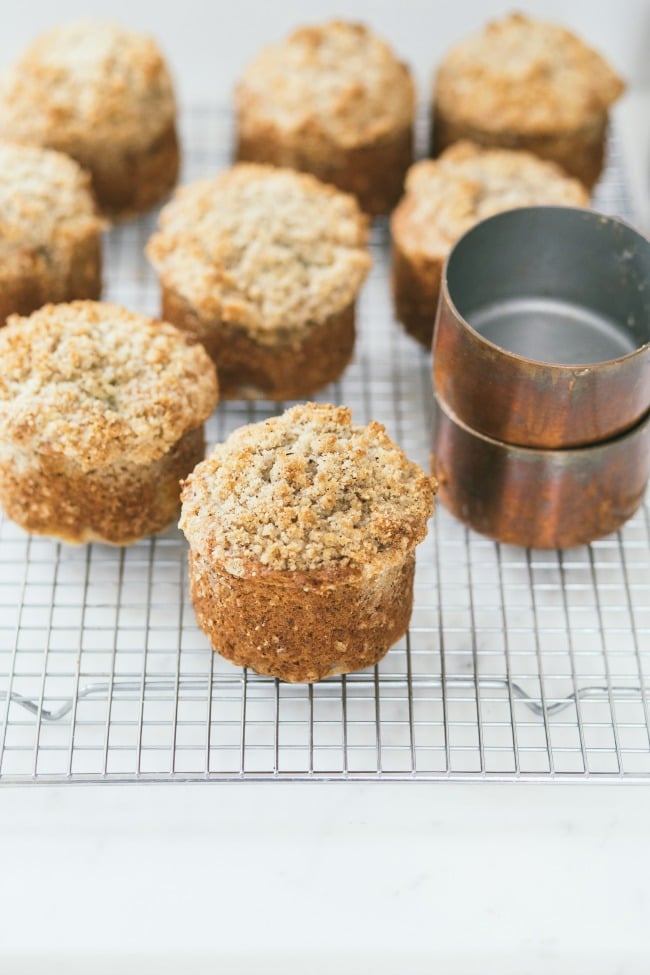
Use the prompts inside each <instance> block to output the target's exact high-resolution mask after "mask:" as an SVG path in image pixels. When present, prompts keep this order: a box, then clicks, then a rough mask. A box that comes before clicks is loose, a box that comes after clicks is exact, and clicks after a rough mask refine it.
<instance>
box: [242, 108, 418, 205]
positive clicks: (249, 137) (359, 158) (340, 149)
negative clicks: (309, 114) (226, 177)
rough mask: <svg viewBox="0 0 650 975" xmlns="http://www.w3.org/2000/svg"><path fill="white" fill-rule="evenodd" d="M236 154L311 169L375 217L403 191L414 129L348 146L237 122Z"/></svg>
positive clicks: (404, 129)
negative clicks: (238, 125) (354, 197)
mask: <svg viewBox="0 0 650 975" xmlns="http://www.w3.org/2000/svg"><path fill="white" fill-rule="evenodd" d="M236 158H237V160H238V161H239V162H259V163H270V164H271V165H273V166H287V167H289V168H291V169H298V170H300V171H302V172H305V173H312V174H313V175H314V176H317V177H318V178H319V179H321V180H323V181H324V182H326V183H333V184H334V186H337V187H338V188H339V189H341V190H344V191H345V192H346V193H353V194H354V195H355V196H356V197H357V199H358V201H359V205H360V206H361V209H362V210H364V211H365V212H366V213H368V214H371V215H373V216H374V215H377V214H381V213H388V212H389V210H392V208H393V207H394V206H395V205H396V203H397V202H398V200H399V199H400V197H401V195H402V189H403V186H404V176H405V174H406V170H407V169H408V168H409V166H410V165H411V163H412V162H413V127H412V126H408V127H407V128H402V129H400V130H399V131H397V132H393V133H390V134H389V135H385V136H381V137H380V138H377V139H374V140H372V141H371V142H367V143H365V144H364V145H359V146H351V147H350V148H346V147H344V146H340V145H338V144H337V143H335V142H327V141H325V140H324V139H323V138H322V137H321V138H312V137H311V136H310V135H305V134H304V133H298V134H297V135H296V137H295V138H294V140H293V141H292V140H291V137H289V136H287V134H286V133H282V132H281V131H280V130H278V129H276V128H275V126H273V125H265V126H240V129H239V132H238V136H237V151H236Z"/></svg>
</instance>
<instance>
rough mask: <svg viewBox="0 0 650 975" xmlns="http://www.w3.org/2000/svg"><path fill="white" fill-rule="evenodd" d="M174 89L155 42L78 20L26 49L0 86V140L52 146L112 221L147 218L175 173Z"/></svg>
mask: <svg viewBox="0 0 650 975" xmlns="http://www.w3.org/2000/svg"><path fill="white" fill-rule="evenodd" d="M175 119H176V106H175V101H174V92H173V87H172V81H171V77H170V74H169V71H168V69H167V66H166V64H165V61H164V59H163V57H162V54H161V53H160V51H159V50H158V47H157V46H156V44H155V42H154V41H153V40H152V39H151V38H150V37H146V36H144V35H142V34H138V33H135V32H133V31H127V30H125V29H124V28H122V27H119V26H118V25H116V24H110V23H99V22H97V23H96V22H92V21H79V22H74V23H71V24H66V25H64V26H62V27H57V28H55V29H54V30H51V31H48V32H47V33H45V34H42V35H41V36H40V37H38V38H37V39H36V40H35V41H33V42H32V43H31V44H30V45H29V46H28V47H27V49H26V50H25V51H24V53H23V54H22V56H21V57H20V58H19V59H18V60H17V61H16V62H15V63H14V64H13V65H12V66H11V67H10V68H9V69H8V71H7V72H5V74H4V76H3V78H2V80H1V81H0V138H3V139H7V140H11V141H13V142H22V143H26V144H29V145H40V146H49V147H51V148H54V149H59V150H60V151H61V152H65V153H67V154H68V155H69V156H72V157H73V158H74V159H76V160H77V161H78V162H80V163H81V165H82V166H83V167H84V168H86V169H87V170H88V171H89V172H90V174H91V177H92V182H93V189H94V192H95V195H96V197H97V201H98V203H99V206H100V207H101V209H102V210H103V211H105V212H106V213H107V214H110V215H118V216H119V215H126V214H129V213H133V212H137V211H140V210H145V209H147V208H148V207H150V206H152V205H153V204H154V203H157V202H158V201H159V200H160V199H161V198H162V197H163V196H165V194H166V193H167V192H168V191H169V190H170V189H171V187H172V186H173V185H174V183H175V182H176V177H177V174H178V161H179V160H178V143H177V138H176V121H175Z"/></svg>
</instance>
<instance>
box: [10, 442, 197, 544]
mask: <svg viewBox="0 0 650 975" xmlns="http://www.w3.org/2000/svg"><path fill="white" fill-rule="evenodd" d="M204 453H205V437H204V432H203V426H201V427H198V428H197V429H194V430H190V431H188V432H187V433H185V434H184V435H183V436H182V437H181V438H180V439H179V440H178V441H177V442H176V443H175V444H174V446H173V447H172V448H171V449H170V450H169V451H167V453H165V454H164V455H163V456H162V457H160V458H159V459H158V460H156V461H155V462H154V463H153V464H142V465H139V464H114V465H113V466H112V467H110V468H107V469H105V470H102V471H90V472H84V471H82V470H81V469H80V468H79V467H78V466H77V465H76V464H73V463H71V462H70V461H69V460H67V459H66V458H65V457H62V456H61V455H60V454H56V453H52V454H45V453H43V452H38V453H37V454H36V455H35V457H34V464H33V465H27V466H23V465H21V464H17V463H15V462H13V461H12V460H6V461H2V462H0V503H1V504H2V507H3V508H4V510H5V512H6V514H7V515H8V517H9V518H11V519H12V520H13V521H15V522H16V523H17V524H18V525H20V526H21V528H23V529H25V531H27V532H30V533H32V534H37V535H52V536H55V537H57V538H61V539H63V540H64V541H66V542H88V541H101V542H109V543H111V544H113V545H127V544H130V543H131V542H134V541H136V540H137V539H139V538H143V537H144V536H146V535H150V534H152V533H153V532H157V531H161V530H162V529H163V528H166V527H167V526H168V525H169V523H170V522H171V521H172V520H173V519H174V518H175V516H176V515H177V512H178V510H179V508H180V482H181V480H182V479H183V478H184V477H187V475H188V474H189V473H190V472H191V471H192V470H193V468H194V467H195V466H196V464H198V462H199V461H200V460H202V459H203V456H204Z"/></svg>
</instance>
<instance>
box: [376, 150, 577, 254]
mask: <svg viewBox="0 0 650 975" xmlns="http://www.w3.org/2000/svg"><path fill="white" fill-rule="evenodd" d="M549 204H550V205H558V206H578V207H586V206H588V205H589V194H588V193H587V191H586V189H585V188H584V186H583V185H582V183H580V182H579V180H577V179H572V178H571V177H569V176H567V175H566V173H564V171H563V170H562V169H560V167H559V166H557V165H556V164H555V163H551V162H545V161H543V160H541V159H538V158H537V156H534V155H532V153H530V152H523V151H520V150H513V149H483V148H481V147H480V146H476V145H474V144H473V143H471V142H456V143H454V145H452V146H450V147H449V148H448V149H446V150H445V152H443V153H442V154H441V155H440V156H439V157H438V158H437V159H435V160H433V159H425V160H422V162H418V163H415V165H414V166H411V168H410V169H409V171H408V173H407V176H406V195H405V196H404V197H403V199H402V201H401V202H400V204H399V205H398V207H397V208H396V209H395V211H394V212H393V215H392V218H391V232H392V234H393V237H394V239H395V241H396V243H397V244H398V245H399V247H400V248H401V249H402V250H405V251H408V252H411V253H412V254H422V255H425V256H427V257H432V258H437V257H444V256H446V254H447V253H448V252H449V250H450V249H451V247H452V245H453V244H454V243H455V242H456V241H457V240H458V238H459V237H461V236H462V235H463V234H464V233H465V231H467V230H469V229H470V227H473V226H474V224H475V223H478V222H479V220H484V219H485V218H486V217H490V216H492V215H493V214H495V213H500V212H501V211H503V210H512V209H514V208H515V207H525V206H541V205H549Z"/></svg>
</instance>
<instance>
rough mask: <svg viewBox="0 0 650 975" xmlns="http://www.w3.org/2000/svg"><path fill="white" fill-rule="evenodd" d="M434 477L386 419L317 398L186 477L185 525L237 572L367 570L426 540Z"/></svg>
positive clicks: (240, 438)
mask: <svg viewBox="0 0 650 975" xmlns="http://www.w3.org/2000/svg"><path fill="white" fill-rule="evenodd" d="M433 483H434V482H433V480H432V479H431V478H430V477H427V475H426V474H424V472H423V471H422V470H421V469H420V468H419V467H418V466H417V465H416V464H413V463H411V462H410V461H409V460H408V459H407V458H406V457H405V456H404V454H403V453H402V451H401V450H400V449H399V447H397V446H396V445H395V444H394V443H393V441H392V440H390V438H389V437H388V435H387V434H386V431H385V429H384V427H383V426H381V425H380V424H379V423H375V422H373V423H370V424H369V425H368V426H367V427H361V426H355V425H353V424H352V421H351V416H350V411H349V410H348V409H346V408H345V407H335V406H329V405H317V404H315V403H307V404H304V405H300V406H294V407H293V408H292V409H290V410H287V411H286V412H285V413H283V414H282V416H277V417H272V418H271V419H268V420H264V421H263V422H261V423H255V424H250V425H248V426H244V427H240V428H239V429H238V430H235V432H234V433H233V434H231V436H230V437H229V438H228V440H226V442H225V443H222V444H218V445H217V446H216V447H215V449H214V450H213V452H212V453H211V454H210V456H209V457H207V458H206V460H204V461H203V462H202V463H200V464H199V465H198V466H197V467H196V468H195V469H194V472H193V473H192V474H191V475H190V477H189V478H188V479H187V481H186V482H185V484H184V487H183V493H182V500H183V508H182V515H181V528H182V529H183V531H184V532H185V535H186V536H187V539H188V541H189V543H190V546H191V548H192V549H193V550H194V551H196V552H198V553H200V554H201V555H203V556H205V557H207V558H209V559H211V560H215V561H216V562H217V563H219V564H220V565H221V566H222V567H223V568H224V569H225V570H226V571H227V572H229V573H231V574H232V575H236V576H244V575H260V574H265V575H266V574H272V573H274V572H280V573H283V572H318V573H320V574H321V575H322V574H324V575H325V576H327V574H328V573H329V572H337V571H339V570H341V569H342V568H346V569H347V570H348V571H350V572H355V571H356V572H362V571H363V568H364V566H368V565H369V564H370V563H373V564H374V566H376V565H377V560H378V559H382V560H385V561H386V563H387V564H388V563H391V562H393V561H395V560H399V559H403V558H404V556H405V554H406V553H407V552H409V551H411V550H412V549H413V548H414V547H415V545H417V543H418V542H420V541H421V540H422V539H423V538H424V536H425V534H426V521H427V518H428V517H429V516H430V515H431V513H432V511H433V496H434V487H433Z"/></svg>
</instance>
